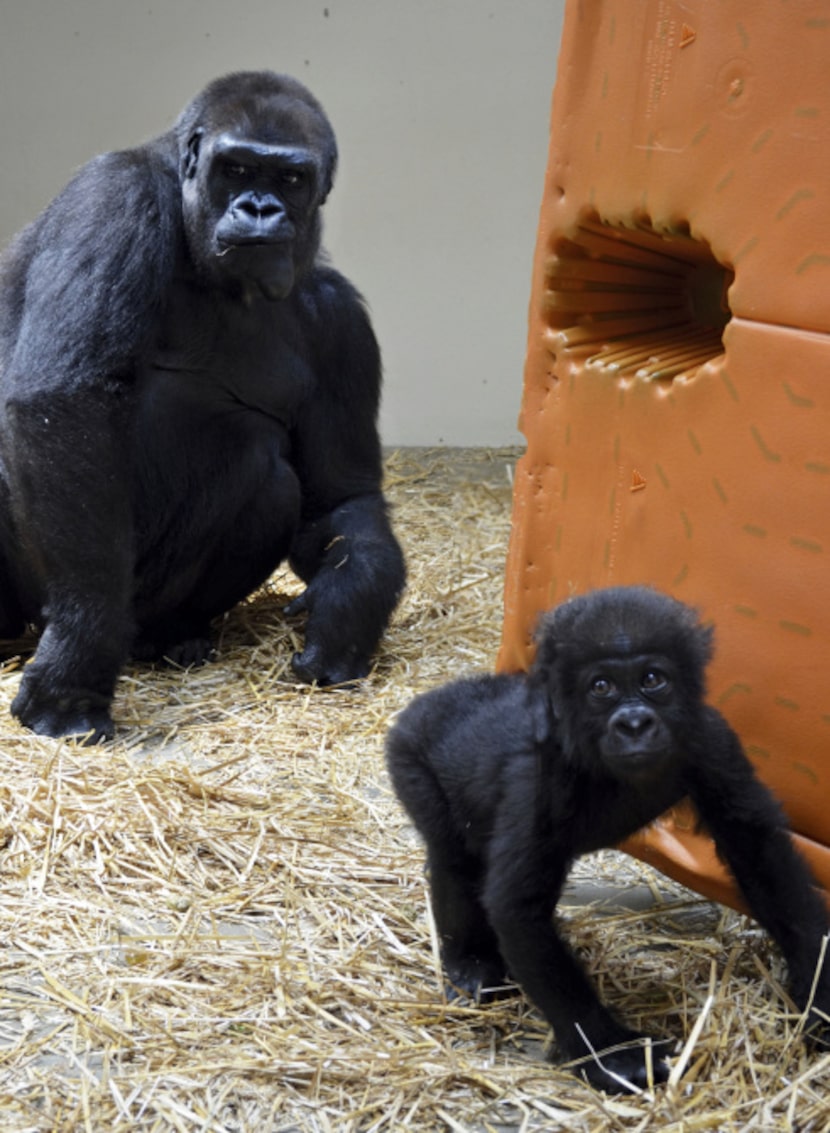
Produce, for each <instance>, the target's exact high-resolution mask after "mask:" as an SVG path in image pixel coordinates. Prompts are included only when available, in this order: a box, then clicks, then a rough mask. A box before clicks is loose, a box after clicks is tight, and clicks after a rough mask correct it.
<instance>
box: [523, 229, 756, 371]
mask: <svg viewBox="0 0 830 1133" xmlns="http://www.w3.org/2000/svg"><path fill="white" fill-rule="evenodd" d="M733 279H734V272H732V271H731V270H730V268H728V267H725V266H724V265H723V264H720V263H719V262H718V261H717V260H716V259H715V257H714V256H713V255H712V251H711V249H710V248H709V245H708V244H707V243H706V242H705V241H703V240H698V239H694V238H693V237H692V236H691V235H689V226H688V224H686V223H684V222H680V223H678V224H676V225H674V226H673V227H672V231H671V232H670V233H662V232H658V231H656V230H655V229H654V228H653V227H652V226H651V224H650V222H649V221H648V220H647V219H638V220H632V223H631V226H630V227H629V226H625V227H623V226H612V225H610V224H605V223H603V222H602V221H600V220H599V219H598V218H597V217H596V216H595V215H593V214H592V215H590V216H587V217H585V218H583V220H582V221H581V222H580V224H579V225H578V227H577V228H576V230H575V231H574V232H573V233H572V234H570V235H569V236H568V237H564V236H560V237H558V238H557V239H556V240H555V242H554V245H553V249H552V255H551V256H550V258H549V260H548V262H547V264H546V268H545V298H544V312H545V319H546V322H547V324H548V328H549V329H548V338H549V340H550V344H551V349H552V350H553V352H554V353H559V352H561V351H563V350H566V351H578V354H579V357H580V359H581V360H582V361H583V364H584V365H585V366H587V367H588V368H589V369H590V370H595V371H596V370H598V371H602V372H605V373H608V374H613V375H615V376H618V377H621V378H626V379H634V380H636V379H639V380H642V381H649V382H653V381H664V382H671V381H673V380H674V379H676V378H679V377H683V378H687V379H688V378H691V377H693V376H694V374H695V373H696V372H697V371H698V370H699V369H700V367H701V366H704V365H705V364H706V363H707V362H711V361H712V360H714V359H715V358H717V357H718V356H719V355H721V354H723V352H724V347H723V332H724V329H725V327H726V325H727V323H728V322H729V319H730V317H731V312H730V310H729V303H728V291H729V287H730V285H731V283H732V281H733Z"/></svg>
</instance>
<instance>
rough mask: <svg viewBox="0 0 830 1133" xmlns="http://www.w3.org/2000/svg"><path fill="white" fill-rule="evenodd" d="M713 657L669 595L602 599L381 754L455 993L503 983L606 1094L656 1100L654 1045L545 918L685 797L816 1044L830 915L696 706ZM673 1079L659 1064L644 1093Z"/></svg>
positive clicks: (738, 752) (428, 713)
mask: <svg viewBox="0 0 830 1133" xmlns="http://www.w3.org/2000/svg"><path fill="white" fill-rule="evenodd" d="M711 640H712V631H711V629H710V628H708V627H704V626H702V625H700V623H699V622H698V621H697V618H696V615H695V613H694V612H693V611H692V610H691V609H689V608H688V607H687V606H684V605H683V604H682V603H680V602H677V601H675V600H674V599H672V598H669V597H666V596H665V595H663V594H659V593H657V592H655V591H653V590H649V589H645V588H641V587H620V588H614V589H608V590H599V591H595V592H594V593H592V594H588V595H586V596H584V597H579V598H573V599H571V600H570V601H568V602H565V603H564V604H562V605H561V606H559V607H557V608H556V609H555V610H553V611H552V612H551V613H549V614H547V615H545V616H544V617H543V619H542V621H541V624H540V630H539V633H538V638H537V642H538V652H537V656H536V660H535V662H534V664H533V667H532V669H531V671H530V673H529V674H527V675H524V674H521V675H515V674H514V675H502V676H480V677H472V678H470V679H466V680H458V681H455V682H453V683H452V684H449V685H446V686H444V687H443V688H439V689H436V690H434V691H432V692H429V693H426V694H425V695H423V696H421V697H418V698H417V699H416V700H415V701H414V702H413V703H412V704H411V705H409V706H408V707H407V708H406V710H405V711H404V712H403V713H402V714H401V716H400V718H399V719H398V721H397V723H396V725H395V727H394V728H393V729H392V731H391V732H390V735H389V739H388V745H387V758H388V763H389V770H390V774H391V776H392V782H393V784H394V786H395V790H396V791H397V793H398V795H399V797H400V799H401V801H402V802H403V804H404V806H405V807H406V809H407V811H408V812H409V814H410V815H411V817H412V819H413V821H414V823H415V825H416V826H417V828H418V830H419V831H420V833H421V834H422V835H423V837H424V839H425V841H426V844H427V859H428V872H429V880H430V887H431V891H432V903H433V911H434V915H435V920H436V924H437V927H438V932H439V935H440V940H441V949H442V958H443V963H444V967H445V971H446V975H447V977H448V979H449V982H450V984H451V989H450V994H457V993H458V992H461V993H464V994H466V995H469V996H472V997H473V998H476V999H477V998H479V997H480V996H481V994H482V992H483V991H484V990H485V989H487V988H488V987H490V988H491V987H493V986H495V985H498V984H500V983H503V981H504V978H505V975H506V973H507V972H508V971H509V972H510V974H511V976H512V977H513V978H514V979H515V980H516V981H517V982H518V983H519V984H520V985H521V987H522V988H523V989H524V991H525V992H526V993H527V995H528V996H529V997H530V998H531V999H532V1000H533V1001H534V1002H535V1003H536V1005H537V1006H538V1007H539V1008H540V1009H541V1010H542V1012H543V1013H544V1015H545V1017H546V1018H547V1019H548V1021H549V1022H550V1023H551V1025H552V1026H553V1028H554V1031H555V1033H556V1039H557V1043H558V1046H559V1049H560V1051H561V1052H562V1054H563V1055H564V1057H565V1059H567V1060H569V1061H570V1060H580V1059H585V1061H584V1063H583V1065H582V1066H581V1069H582V1072H583V1074H584V1075H585V1076H586V1078H587V1079H588V1080H589V1081H590V1082H591V1083H592V1084H593V1085H594V1086H597V1087H600V1088H602V1089H605V1090H609V1091H617V1092H619V1091H621V1090H624V1089H625V1088H626V1085H627V1084H631V1085H632V1086H634V1087H642V1086H645V1085H647V1083H648V1056H647V1053H646V1049H645V1047H646V1044H645V1039H644V1036H641V1035H638V1034H637V1033H636V1032H634V1031H632V1030H630V1029H629V1028H628V1027H626V1026H624V1025H623V1024H622V1023H620V1022H618V1021H617V1019H615V1018H614V1016H613V1015H612V1014H611V1013H610V1012H609V1011H608V1010H607V1009H606V1008H605V1007H604V1006H603V1005H602V1004H601V1003H600V1001H599V999H598V997H597V994H596V992H595V991H594V989H593V987H592V985H591V984H590V983H589V981H588V978H587V976H586V974H585V973H584V971H583V970H582V968H581V966H580V965H579V963H578V961H577V960H576V958H575V957H574V956H573V954H572V953H571V951H570V950H569V948H568V947H567V945H566V944H565V942H564V941H563V940H562V938H561V937H560V935H559V933H558V932H557V930H556V927H555V925H554V921H553V917H552V913H553V910H554V908H555V906H556V904H557V901H558V899H559V895H560V893H561V891H562V886H563V884H564V882H565V879H566V876H567V873H568V869H569V867H570V865H571V863H572V862H573V860H574V859H575V858H576V857H578V856H579V855H580V854H584V853H588V852H590V851H592V850H597V849H600V848H601V847H608V846H614V845H616V844H617V843H619V842H620V841H622V839H624V838H626V837H627V836H628V835H630V834H633V833H634V831H636V830H639V829H640V828H641V827H643V826H645V825H646V824H648V823H649V822H651V821H653V820H654V819H655V818H657V817H658V816H659V815H660V814H661V813H662V812H663V811H664V810H666V809H667V808H668V807H671V806H672V805H673V804H675V803H677V802H678V801H679V800H680V799H682V798H683V797H684V796H686V795H688V796H690V797H691V798H692V800H693V801H694V803H695V804H696V806H697V809H698V811H699V813H700V816H701V819H702V822H703V824H704V826H705V827H706V828H707V829H708V831H709V832H710V833H711V835H712V837H713V838H714V841H715V844H716V846H717V849H718V853H719V854H720V856H721V857H722V858H723V860H724V861H725V863H726V864H727V865H728V867H729V869H730V870H731V873H732V875H733V877H734V879H735V881H736V882H737V884H738V886H739V888H740V891H741V893H742V895H743V897H744V899H745V901H746V903H747V905H748V907H749V908H750V909H751V911H752V913H753V915H754V916H755V917H756V919H757V920H758V921H759V922H760V924H761V925H763V927H764V928H765V929H766V930H767V931H768V932H769V933H770V935H771V936H772V937H773V938H774V939H775V940H776V941H777V943H778V944H779V946H780V947H781V949H782V951H783V953H784V956H785V958H786V961H787V964H788V967H789V978H790V985H791V991H792V995H793V998H794V1000H795V1002H796V1004H797V1005H798V1007H799V1009H800V1010H803V1009H805V1008H807V1007H809V1009H810V1012H809V1015H808V1018H807V1020H806V1023H807V1027H808V1029H810V1030H813V1031H820V1030H822V1029H823V1028H824V1027H825V1026H826V1023H827V1016H828V1013H830V960H829V961H827V962H825V963H824V964H823V968H822V971H821V972H820V973H819V974H818V976H817V977H816V966H817V963H818V962H819V958H820V956H821V949H822V938H823V936H824V935H825V933H826V932H827V930H828V914H827V908H826V906H825V904H824V901H823V899H822V896H821V894H820V892H819V890H818V888H817V886H816V882H815V880H814V879H813V877H812V876H811V874H810V871H809V869H808V867H807V865H806V864H805V862H804V861H803V860H802V858H801V857H800V855H799V854H798V852H797V851H796V849H795V847H794V845H793V842H792V840H791V838H790V834H789V830H788V827H787V823H786V820H785V818H784V815H783V813H782V811H781V809H780V808H779V806H778V804H777V802H776V801H775V800H774V798H773V797H772V795H771V794H770V792H769V791H768V790H767V788H766V787H765V786H763V784H762V783H761V782H760V781H759V780H758V779H757V778H756V776H755V773H754V771H753V769H752V765H751V764H750V762H749V760H748V759H747V757H746V755H745V754H744V751H743V748H742V747H741V744H740V741H739V740H738V738H737V736H736V735H735V734H734V732H733V731H732V730H731V729H730V727H729V725H728V724H727V723H726V721H725V720H724V719H723V717H722V716H721V715H720V714H719V713H718V712H716V711H715V709H714V708H710V707H707V706H706V705H705V704H704V703H703V695H704V670H705V667H706V663H707V662H708V660H709V658H710V656H711ZM814 979H815V991H814V996H813V998H812V1000H811V989H812V988H813V981H814ZM594 1053H596V1055H597V1056H598V1057H596V1058H594V1057H593V1055H594ZM667 1076H668V1067H667V1065H666V1063H665V1061H663V1060H662V1058H660V1057H659V1055H658V1056H656V1057H655V1059H654V1063H653V1079H654V1080H655V1081H664V1080H665V1079H666V1077H667Z"/></svg>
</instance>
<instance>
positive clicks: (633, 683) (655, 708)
mask: <svg viewBox="0 0 830 1133" xmlns="http://www.w3.org/2000/svg"><path fill="white" fill-rule="evenodd" d="M577 683H578V685H579V686H581V690H582V696H583V701H582V732H583V736H584V738H585V740H586V741H587V745H586V746H589V747H590V746H594V745H595V750H596V751H597V752H598V754H599V757H600V759H601V760H602V763H603V764H604V766H605V768H606V770H608V771H610V772H611V773H612V774H613V775H614V776H615V777H616V778H622V779H638V778H640V777H642V776H649V775H656V774H661V773H662V771H663V768H664V766H665V764H666V763H667V762H672V763H674V762H676V761H677V760H678V758H679V755H680V751H679V749H680V744H681V742H682V739H681V737H680V736H679V735H677V734H676V728H677V726H678V725H679V723H680V720H681V717H680V714H679V713H678V697H679V693H678V689H677V683H676V680H675V677H674V666H673V665H672V663H671V661H670V660H669V659H668V658H667V657H661V656H660V655H659V654H658V655H654V656H639V657H607V658H604V659H603V660H600V661H597V662H595V663H593V664H591V665H588V666H585V667H584V668H583V669H582V670H581V672H580V673H579V677H578V682H577Z"/></svg>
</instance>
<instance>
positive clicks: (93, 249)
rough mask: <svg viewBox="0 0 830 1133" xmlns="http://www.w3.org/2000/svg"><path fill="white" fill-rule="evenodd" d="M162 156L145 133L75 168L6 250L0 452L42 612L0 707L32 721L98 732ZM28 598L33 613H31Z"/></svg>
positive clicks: (165, 268) (120, 655)
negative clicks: (40, 629) (12, 310)
mask: <svg viewBox="0 0 830 1133" xmlns="http://www.w3.org/2000/svg"><path fill="white" fill-rule="evenodd" d="M178 209H179V205H178V192H177V189H176V181H175V165H174V164H172V163H171V162H170V161H169V159H166V158H165V157H164V155H163V154H162V153H161V152H160V151H159V150H158V149H153V148H152V147H146V148H145V149H144V150H142V151H141V154H140V155H139V154H137V153H136V152H134V151H125V152H123V153H117V154H108V155H104V156H102V157H99V158H96V159H95V160H94V161H92V162H90V163H89V164H88V165H87V166H85V167H84V168H83V169H82V170H81V171H80V172H79V173H78V175H77V176H76V177H75V179H74V180H73V181H72V182H70V184H69V185H68V186H67V187H66V189H65V190H64V191H63V192H62V193H61V194H60V195H59V196H58V197H57V198H56V199H55V201H53V203H52V204H51V205H50V206H49V208H48V209H47V210H46V212H45V213H44V214H43V215H42V216H41V217H40V218H39V220H37V221H36V222H35V223H34V224H33V225H32V226H30V227H29V228H28V229H27V230H25V232H24V233H23V234H22V236H21V237H20V238H19V240H18V243H17V244H16V245H13V246H12V248H11V249H10V250H9V253H8V258H7V259H6V262H5V264H4V277H5V279H4V280H3V281H0V282H6V281H8V280H9V279H15V278H16V279H18V280H19V281H21V282H25V299H23V301H22V302H21V304H20V306H19V309H18V311H17V312H16V322H17V325H16V326H13V327H11V328H9V327H7V328H5V329H6V333H7V337H6V346H7V348H8V349H7V350H6V351H5V352H4V353H5V358H4V362H3V374H2V396H3V401H4V404H5V413H4V415H3V421H4V423H3V435H2V454H3V460H4V462H5V464H6V467H7V472H8V477H9V482H10V485H11V499H12V501H13V508H14V511H13V522H14V524H15V533H14V537H15V538H16V539H17V540H19V541H20V542H21V543H22V544H24V545H25V546H26V548H27V555H26V559H27V561H28V562H29V563H31V564H33V568H34V569H33V577H32V578H31V579H28V580H23V583H22V584H23V587H24V589H25V590H26V592H27V593H28V596H29V599H30V606H31V609H32V611H33V614H32V616H33V618H35V619H37V618H39V619H40V620H41V621H42V622H43V623H44V624H45V630H44V633H43V636H42V637H41V640H40V643H39V645H38V649H37V652H36V654H35V658H34V660H33V661H32V663H31V664H29V665H28V666H27V667H26V669H25V671H24V674H23V679H22V682H21V686H20V691H19V693H18V695H17V697H16V698H15V701H14V703H13V705H12V711H13V712H14V714H15V715H16V716H18V717H19V719H20V720H21V721H22V722H23V723H24V724H26V725H27V726H28V727H30V728H32V729H33V730H34V731H36V732H41V733H44V734H46V735H64V734H81V733H91V738H92V739H94V740H97V739H100V738H102V737H105V736H109V735H110V734H111V733H112V721H111V719H110V716H109V710H108V704H109V700H110V698H111V696H112V692H113V687H114V683H115V678H116V675H117V671H118V668H119V666H120V665H121V663H122V662H123V659H124V656H125V653H126V651H127V649H128V647H129V641H130V635H131V632H132V625H131V616H130V603H131V599H132V555H133V550H132V530H131V518H130V516H131V507H130V503H129V498H128V491H129V485H128V482H127V477H128V471H127V469H128V461H127V459H126V456H125V445H129V444H130V441H131V424H130V413H131V405H132V397H133V390H134V378H135V371H136V365H137V362H138V359H139V357H140V356H141V354H142V351H143V350H144V349H145V347H146V339H147V336H148V334H149V333H151V332H152V329H153V327H154V326H155V324H156V317H157V314H158V312H157V309H156V308H157V306H158V303H159V301H160V300H159V297H160V296H163V295H164V294H165V292H166V289H167V285H168V280H169V279H170V277H171V275H172V271H173V264H174V262H175V255H176V252H177V250H178V247H179V242H180V239H181V237H180V232H181V222H180V220H179V214H178ZM38 611H39V613H38Z"/></svg>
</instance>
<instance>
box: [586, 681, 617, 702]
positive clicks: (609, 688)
mask: <svg viewBox="0 0 830 1133" xmlns="http://www.w3.org/2000/svg"><path fill="white" fill-rule="evenodd" d="M588 691H589V692H590V694H591V696H596V697H600V698H601V699H605V698H606V697H609V696H613V695H614V693H615V692H616V691H617V686H616V685H615V684H614V682H613V681H609V679H608V677H594V679H593V680H592V681H591V686H590V688H589V689H588Z"/></svg>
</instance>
